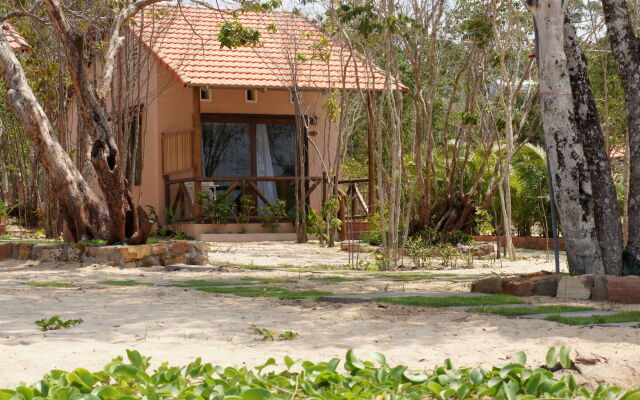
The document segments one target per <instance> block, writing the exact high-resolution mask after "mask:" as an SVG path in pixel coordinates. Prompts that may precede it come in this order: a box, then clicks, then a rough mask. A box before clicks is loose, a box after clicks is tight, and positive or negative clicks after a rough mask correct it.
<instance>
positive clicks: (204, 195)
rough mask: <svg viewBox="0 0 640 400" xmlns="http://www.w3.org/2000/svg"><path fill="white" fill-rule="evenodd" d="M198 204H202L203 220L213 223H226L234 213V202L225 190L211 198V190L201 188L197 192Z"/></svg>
mask: <svg viewBox="0 0 640 400" xmlns="http://www.w3.org/2000/svg"><path fill="white" fill-rule="evenodd" d="M198 204H200V205H201V206H202V216H203V218H204V219H205V221H211V222H212V223H214V224H226V223H228V222H229V217H230V216H232V215H235V214H236V204H235V203H233V202H232V201H231V195H230V194H229V193H227V192H222V191H221V192H218V194H217V196H216V198H215V199H213V198H212V197H211V191H208V190H203V191H201V192H200V193H198Z"/></svg>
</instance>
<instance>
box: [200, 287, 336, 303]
mask: <svg viewBox="0 0 640 400" xmlns="http://www.w3.org/2000/svg"><path fill="white" fill-rule="evenodd" d="M198 290H202V291H203V292H211V293H227V294H235V295H236V296H242V297H277V298H279V299H282V300H298V299H312V300H318V299H319V298H320V297H322V296H330V295H332V294H333V293H331V292H321V291H318V290H289V289H285V288H281V287H275V286H247V287H205V288H200V289H198Z"/></svg>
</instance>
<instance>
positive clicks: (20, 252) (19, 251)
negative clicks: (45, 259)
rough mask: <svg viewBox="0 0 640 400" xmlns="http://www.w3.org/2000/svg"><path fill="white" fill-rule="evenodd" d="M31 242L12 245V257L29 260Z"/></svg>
mask: <svg viewBox="0 0 640 400" xmlns="http://www.w3.org/2000/svg"><path fill="white" fill-rule="evenodd" d="M32 247H33V244H31V243H18V244H16V245H15V246H13V258H14V259H16V260H29V259H30V258H31V248H32Z"/></svg>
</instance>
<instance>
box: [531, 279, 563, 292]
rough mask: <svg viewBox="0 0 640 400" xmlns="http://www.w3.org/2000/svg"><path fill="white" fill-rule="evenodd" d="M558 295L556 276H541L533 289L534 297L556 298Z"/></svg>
mask: <svg viewBox="0 0 640 400" xmlns="http://www.w3.org/2000/svg"><path fill="white" fill-rule="evenodd" d="M557 294H558V277H557V276H556V275H550V276H541V277H539V278H538V279H537V280H536V285H535V287H534V288H533V295H534V296H549V297H556V295H557Z"/></svg>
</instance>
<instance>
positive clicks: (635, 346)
mask: <svg viewBox="0 0 640 400" xmlns="http://www.w3.org/2000/svg"><path fill="white" fill-rule="evenodd" d="M521 255H522V256H523V257H526V259H524V260H522V261H518V262H516V263H503V265H502V268H500V265H499V264H497V265H496V266H494V268H487V267H485V268H480V267H478V268H475V269H462V270H455V271H445V272H452V273H455V274H456V275H469V276H473V275H482V274H489V273H514V272H524V271H538V270H541V269H551V268H553V264H552V263H551V262H548V261H546V257H545V256H542V257H536V256H534V255H532V254H530V253H526V254H525V253H523V254H521ZM347 257H348V256H347V254H346V253H345V252H340V251H339V250H337V249H324V248H319V247H318V246H315V245H294V244H290V243H288V244H257V243H251V244H234V245H217V246H215V248H214V251H213V252H212V254H211V258H212V261H214V262H216V263H222V264H225V263H228V264H254V265H280V264H285V265H298V266H312V265H335V266H342V265H344V264H346V261H348V260H347V259H346V258H347ZM478 264H480V263H478ZM323 275H326V276H351V275H353V276H357V277H361V276H363V274H361V273H357V272H353V273H350V274H346V275H345V274H344V273H340V274H339V275H337V274H332V273H331V272H328V271H316V272H307V271H306V270H305V271H289V270H254V269H238V268H233V267H226V268H222V271H216V272H183V271H178V272H166V271H165V270H164V268H161V267H152V268H145V269H118V268H112V267H106V266H100V265H79V264H55V263H46V264H39V263H37V262H19V261H5V262H2V263H0V356H1V357H2V359H3V360H4V362H3V363H0V387H7V386H8V385H12V384H15V383H17V382H27V383H31V382H33V381H35V380H37V379H38V378H39V377H41V376H42V375H43V374H44V373H46V372H47V371H49V370H51V369H54V368H60V369H66V370H69V369H73V368H77V367H81V366H82V367H85V368H89V369H93V370H95V369H99V368H101V367H102V366H103V365H104V364H105V363H107V362H108V361H109V360H111V359H112V358H113V357H115V356H118V355H124V354H125V349H136V350H138V351H140V352H141V353H143V354H145V355H149V356H152V357H153V361H154V362H155V363H159V362H162V361H169V362H170V363H171V364H185V363H187V362H189V361H191V360H193V359H194V358H196V357H202V358H203V359H204V360H205V361H207V362H212V363H214V364H219V365H249V366H252V365H259V364H261V363H262V362H264V361H265V360H266V359H268V358H269V357H275V358H276V359H278V360H280V361H281V360H282V358H283V357H284V356H285V355H290V356H292V357H293V358H303V359H309V360H314V361H320V360H328V359H330V358H332V357H343V356H344V353H345V352H346V351H347V350H348V349H354V350H355V351H356V353H357V354H358V355H359V357H360V358H364V359H367V358H370V355H371V353H373V352H375V351H378V352H382V353H384V354H385V355H386V356H387V358H388V360H390V362H391V363H403V364H406V365H409V366H410V367H411V368H415V369H421V368H422V369H424V368H426V369H431V368H433V367H434V366H436V365H437V364H439V363H441V362H442V361H443V360H444V359H446V358H450V359H451V360H452V361H453V362H454V365H458V366H477V365H486V366H489V365H492V364H498V365H499V364H502V363H505V362H506V360H507V357H508V356H509V355H510V354H513V353H515V352H517V351H520V350H523V351H525V352H526V353H527V354H528V355H529V361H530V364H531V365H540V364H542V363H543V360H544V356H545V354H546V351H547V349H548V348H549V347H550V346H561V345H564V346H568V347H570V348H571V349H573V358H574V359H583V360H588V363H587V361H582V362H578V366H579V367H580V369H581V371H582V372H581V373H580V374H578V378H579V381H581V382H583V383H585V384H588V385H589V386H594V385H597V384H598V383H601V382H609V383H612V384H616V385H620V386H622V387H624V388H634V387H638V386H640V329H634V328H628V327H625V328H610V327H571V326H567V325H561V324H558V323H555V322H548V321H532V320H524V319H511V318H505V317H499V316H491V315H480V314H476V313H472V312H467V311H462V310H443V309H433V308H419V307H405V306H392V305H384V306H381V305H380V304H377V303H366V304H350V305H341V304H332V303H323V302H315V301H311V300H296V301H284V300H278V299H275V298H249V297H238V296H233V295H226V294H215V293H206V292H201V291H197V290H192V289H181V288H175V287H162V286H134V287H115V286H104V285H97V284H96V282H98V281H101V280H108V279H109V280H119V279H131V280H136V281H140V282H150V283H160V282H167V281H172V280H185V279H210V280H213V279H216V280H227V279H228V280H231V279H240V278H243V277H263V278H264V277H269V278H288V279H292V280H296V282H295V283H286V284H277V285H278V286H284V287H287V288H291V289H321V290H328V291H332V292H335V293H358V292H371V291H383V290H389V291H402V290H404V291H407V292H409V291H427V290H451V291H464V290H468V285H469V282H470V280H464V279H463V280H460V279H458V280H454V279H432V280H421V281H411V282H398V281H392V280H385V279H379V278H378V279H370V280H366V281H355V282H335V283H334V282H321V281H313V280H309V279H308V278H310V277H318V276H323ZM26 281H56V282H58V281H59V282H69V283H74V284H76V285H78V286H79V287H76V288H36V287H30V286H26V285H21V284H19V283H20V282H26ZM529 301H530V302H533V303H544V302H551V301H553V302H554V303H559V301H558V300H556V299H549V298H530V299H529ZM569 303H570V304H584V302H582V303H581V302H569ZM596 306H597V307H603V308H609V307H614V308H616V309H625V310H640V306H621V305H611V304H606V303H596ZM52 315H60V316H62V317H63V318H64V319H71V318H82V319H84V321H85V322H84V323H83V324H81V325H79V326H76V327H73V328H70V329H65V330H60V331H50V332H42V331H40V330H39V329H37V327H36V326H35V325H34V324H33V322H34V321H35V320H38V319H41V318H44V317H50V316H52ZM254 327H259V328H268V329H271V330H274V331H277V332H284V331H287V330H291V331H295V332H297V333H299V334H300V336H299V337H297V338H295V339H294V340H291V341H283V342H278V341H275V342H264V341H261V340H260V338H259V337H258V336H256V335H255V333H253V332H252V328H254Z"/></svg>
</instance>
